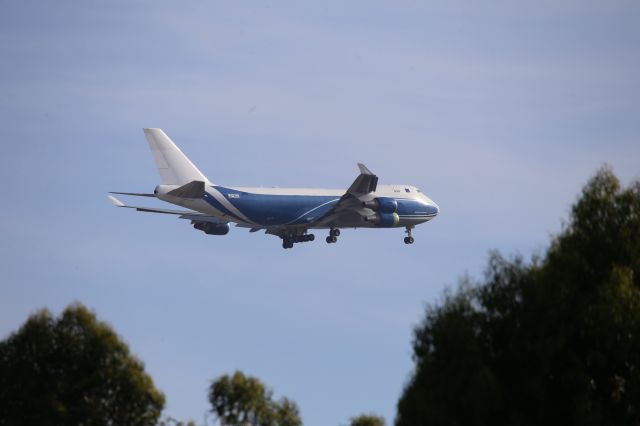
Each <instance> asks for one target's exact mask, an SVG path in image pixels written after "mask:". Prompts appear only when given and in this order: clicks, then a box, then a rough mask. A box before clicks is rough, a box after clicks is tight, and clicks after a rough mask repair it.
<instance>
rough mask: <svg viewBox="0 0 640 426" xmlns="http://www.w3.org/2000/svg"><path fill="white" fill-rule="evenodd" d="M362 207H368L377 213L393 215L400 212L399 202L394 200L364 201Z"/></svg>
mask: <svg viewBox="0 0 640 426" xmlns="http://www.w3.org/2000/svg"><path fill="white" fill-rule="evenodd" d="M362 207H366V208H368V209H371V210H373V211H376V212H380V213H386V214H391V213H395V212H396V211H398V202H397V201H396V200H394V199H393V198H386V197H380V198H374V199H373V200H371V201H363V202H362Z"/></svg>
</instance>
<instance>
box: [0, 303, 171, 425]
mask: <svg viewBox="0 0 640 426" xmlns="http://www.w3.org/2000/svg"><path fill="white" fill-rule="evenodd" d="M163 406H164V395H163V394H162V393H161V392H160V391H158V390H157V389H156V388H155V386H154V384H153V381H152V380H151V378H150V377H149V376H148V375H147V374H146V373H145V371H144V366H143V364H142V362H140V361H139V360H138V359H137V358H135V357H134V356H133V355H131V353H130V352H129V348H128V347H127V345H126V344H125V343H124V342H123V341H122V340H121V339H120V338H119V337H118V336H117V335H116V333H115V332H114V331H113V330H112V329H111V327H109V326H108V325H107V324H105V323H103V322H100V321H98V320H97V319H96V317H95V315H94V314H93V313H92V312H91V311H89V310H88V309H86V308H85V307H84V306H82V305H80V304H75V305H71V306H69V307H67V308H66V309H65V310H64V312H63V313H62V315H61V316H60V317H58V318H54V317H53V316H52V315H51V314H50V313H49V312H48V311H46V310H41V311H39V312H37V313H35V314H33V315H31V316H30V317H29V319H28V320H27V322H26V323H25V324H24V325H23V326H22V327H21V328H20V329H19V330H18V331H17V332H16V333H13V334H12V335H11V336H9V338H7V339H6V340H3V341H2V342H0V424H2V425H40V424H58V425H67V424H68V425H140V426H143V425H144V426H146V425H154V424H155V423H156V421H157V419H158V417H159V415H160V412H161V411H162V408H163Z"/></svg>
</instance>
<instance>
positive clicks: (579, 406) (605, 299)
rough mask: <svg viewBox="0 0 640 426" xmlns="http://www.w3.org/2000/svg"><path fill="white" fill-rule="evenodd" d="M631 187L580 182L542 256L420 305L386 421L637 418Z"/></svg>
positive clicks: (607, 178) (639, 304)
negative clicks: (399, 389)
mask: <svg viewBox="0 0 640 426" xmlns="http://www.w3.org/2000/svg"><path fill="white" fill-rule="evenodd" d="M639 337H640V182H637V181H636V182H634V183H632V184H631V185H630V186H629V187H627V188H623V187H622V186H621V185H620V182H619V181H618V179H617V178H616V176H615V175H614V174H613V172H612V171H611V170H610V169H609V168H602V169H601V170H599V171H598V173H597V174H596V175H595V176H594V177H593V178H592V179H591V180H590V181H589V182H588V183H587V185H586V186H585V187H584V189H583V191H582V194H581V196H580V198H579V199H578V200H577V202H576V203H575V204H574V206H573V208H572V210H571V215H570V219H569V222H568V224H567V225H566V226H565V227H564V229H563V230H562V231H561V232H560V233H559V235H557V236H556V237H554V238H553V240H552V242H551V245H550V248H549V249H548V251H547V253H546V254H545V255H544V256H543V257H542V258H540V259H534V260H533V261H532V262H530V263H526V262H525V261H524V260H523V259H522V258H521V257H514V258H511V259H506V258H504V257H502V256H501V255H500V254H498V253H495V252H494V253H492V254H491V256H490V259H489V263H488V266H487V271H486V274H485V277H484V280H483V281H482V282H480V283H470V282H464V283H462V285H461V286H460V289H459V290H458V291H457V292H456V293H454V294H449V295H447V296H446V297H445V299H444V301H443V302H442V303H441V304H439V305H432V306H428V307H427V309H426V314H425V318H424V320H423V322H422V323H421V324H420V325H419V326H418V327H417V328H416V329H415V333H414V344H413V346H414V348H413V349H414V361H415V372H414V374H413V376H412V378H411V379H410V381H409V382H408V383H407V385H406V388H405V390H404V393H403V395H402V396H401V398H400V401H399V402H398V415H397V418H396V425H397V426H404V425H411V426H419V425H426V424H429V425H485V424H486V425H488V424H512V425H538V424H548V423H554V424H557V423H564V424H581V425H599V424H611V425H616V424H619V425H623V424H624V425H628V424H638V423H640V339H639Z"/></svg>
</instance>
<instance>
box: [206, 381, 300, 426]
mask: <svg viewBox="0 0 640 426" xmlns="http://www.w3.org/2000/svg"><path fill="white" fill-rule="evenodd" d="M209 402H210V403H211V406H212V411H213V412H214V413H215V414H216V416H217V417H218V420H219V421H220V424H221V425H223V426H302V420H301V419H300V413H299V410H298V406H297V405H296V403H295V402H293V401H291V400H289V399H287V398H286V397H283V398H281V399H280V400H279V401H274V400H273V392H272V391H271V390H270V389H268V388H267V387H266V386H265V385H264V384H263V383H262V382H261V381H260V380H258V379H257V378H255V377H251V376H245V375H244V374H243V373H242V372H240V371H236V372H235V373H234V374H233V375H231V376H229V375H226V374H225V375H223V376H221V377H219V378H218V379H216V380H215V381H213V382H212V383H211V386H210V387H209Z"/></svg>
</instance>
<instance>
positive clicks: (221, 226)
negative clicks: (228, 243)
mask: <svg viewBox="0 0 640 426" xmlns="http://www.w3.org/2000/svg"><path fill="white" fill-rule="evenodd" d="M191 223H193V227H194V228H195V229H197V230H198V231H202V232H204V233H205V234H207V235H227V234H228V233H229V225H228V224H226V223H213V222H197V221H193V222H191Z"/></svg>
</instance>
